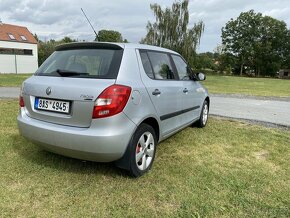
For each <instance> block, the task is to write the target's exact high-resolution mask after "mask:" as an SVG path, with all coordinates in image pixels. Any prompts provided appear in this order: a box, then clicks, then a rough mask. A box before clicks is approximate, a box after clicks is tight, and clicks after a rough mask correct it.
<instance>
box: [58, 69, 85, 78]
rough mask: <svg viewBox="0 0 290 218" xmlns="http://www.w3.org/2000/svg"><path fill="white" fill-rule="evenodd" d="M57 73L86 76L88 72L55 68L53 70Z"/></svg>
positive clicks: (65, 75)
mask: <svg viewBox="0 0 290 218" xmlns="http://www.w3.org/2000/svg"><path fill="white" fill-rule="evenodd" d="M55 72H56V73H57V74H59V75H60V76H61V77H72V76H88V75H89V74H88V73H82V72H77V71H71V70H60V69H57V70H56V71H55Z"/></svg>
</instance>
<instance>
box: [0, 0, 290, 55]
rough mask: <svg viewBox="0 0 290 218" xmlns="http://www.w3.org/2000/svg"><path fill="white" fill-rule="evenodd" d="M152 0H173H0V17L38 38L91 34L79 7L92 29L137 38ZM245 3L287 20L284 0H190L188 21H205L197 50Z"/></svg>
mask: <svg viewBox="0 0 290 218" xmlns="http://www.w3.org/2000/svg"><path fill="white" fill-rule="evenodd" d="M155 2H157V3H158V4H160V5H161V6H162V7H165V6H171V4H172V3H173V2H174V0H170V1H168V0H158V1H154V0H150V1H148V0H147V1H146V0H137V1H136V0H122V1H120V0H110V1H91V0H82V1H76V0H59V1H53V0H44V1H39V0H0V18H1V19H2V21H3V22H4V23H11V24H17V25H24V26H27V27H28V29H29V30H30V31H31V32H32V33H37V34H38V35H39V36H40V37H41V38H42V39H47V40H48V39H50V38H55V39H60V38H62V37H64V36H71V37H73V38H77V39H79V40H83V39H85V40H93V39H94V38H95V36H94V34H93V31H92V30H91V28H90V26H89V24H88V23H87V21H86V19H85V17H84V16H83V15H82V12H81V10H80V8H81V7H82V8H83V9H84V10H85V12H86V14H87V16H88V17H89V19H90V20H91V22H92V24H93V26H94V27H95V29H96V30H97V31H98V30H100V29H113V30H117V31H119V32H121V33H122V35H123V37H124V38H126V39H128V40H129V41H130V42H138V41H140V39H141V38H142V37H144V36H145V34H146V24H147V22H148V20H150V21H154V17H153V13H152V11H151V10H150V3H155ZM251 9H254V10H255V11H256V12H261V13H263V14H264V15H269V16H273V17H274V18H276V19H279V20H284V21H285V22H286V23H287V24H288V26H289V25H290V16H289V14H290V1H289V0H276V1H268V0H256V1H252V0H190V4H189V12H190V26H192V25H193V23H194V22H197V21H199V20H203V21H204V23H205V32H204V35H203V37H202V40H201V45H200V51H212V50H213V49H214V48H215V47H216V46H217V44H219V43H220V41H221V39H220V35H221V28H222V27H223V26H224V25H225V23H226V22H227V21H228V20H229V19H230V18H236V17H237V16H238V15H239V14H240V13H241V12H244V11H248V10H251Z"/></svg>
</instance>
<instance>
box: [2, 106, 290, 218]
mask: <svg viewBox="0 0 290 218" xmlns="http://www.w3.org/2000/svg"><path fill="white" fill-rule="evenodd" d="M17 112H18V105H17V101H0V117H1V119H0V141H1V143H0V175H1V176H0V214H1V216H3V217H16V216H21V217H61V216H65V217H81V216H83V217H88V216H98V217H114V216H117V217H128V216H131V217H134V216H135V217H137V216H138V217H157V216H158V217H159V216H171V217H177V216H181V217H189V216H193V217H290V161H289V157H290V144H289V141H290V132H289V131H282V130H278V129H266V128H264V127H259V126H252V125H249V124H245V123H240V122H234V121H225V120H218V119H214V118H211V119H210V120H209V123H208V126H207V127H206V128H205V129H198V128H186V129H185V130H184V131H182V132H180V133H178V134H176V135H174V136H173V137H171V138H169V139H168V140H166V141H164V142H162V143H161V144H160V145H159V147H158V151H157V157H156V160H155V164H154V166H153V168H152V170H151V171H150V172H149V174H147V175H145V176H143V177H141V178H139V179H131V178H129V177H127V176H126V174H125V173H124V172H123V171H120V170H118V169H116V168H115V167H114V166H113V164H100V163H93V162H84V161H80V160H75V159H70V158H66V157H63V156H59V155H55V154H52V153H49V152H46V151H43V150H42V149H40V148H39V147H38V146H35V145H34V144H32V143H30V142H28V141H26V140H25V139H24V138H22V137H21V136H19V134H18V131H17V125H16V115H17Z"/></svg>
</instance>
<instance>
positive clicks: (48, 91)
mask: <svg viewBox="0 0 290 218" xmlns="http://www.w3.org/2000/svg"><path fill="white" fill-rule="evenodd" d="M50 93H51V88H50V87H48V88H47V89H46V94H47V95H50Z"/></svg>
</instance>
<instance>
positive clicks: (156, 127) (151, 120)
mask: <svg viewBox="0 0 290 218" xmlns="http://www.w3.org/2000/svg"><path fill="white" fill-rule="evenodd" d="M142 123H145V124H147V125H149V126H151V127H152V128H153V129H154V131H155V134H156V137H157V142H159V139H160V127H159V123H158V121H157V120H156V119H155V118H154V117H148V118H146V119H145V120H143V121H142V122H141V123H140V124H139V125H141V124H142Z"/></svg>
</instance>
